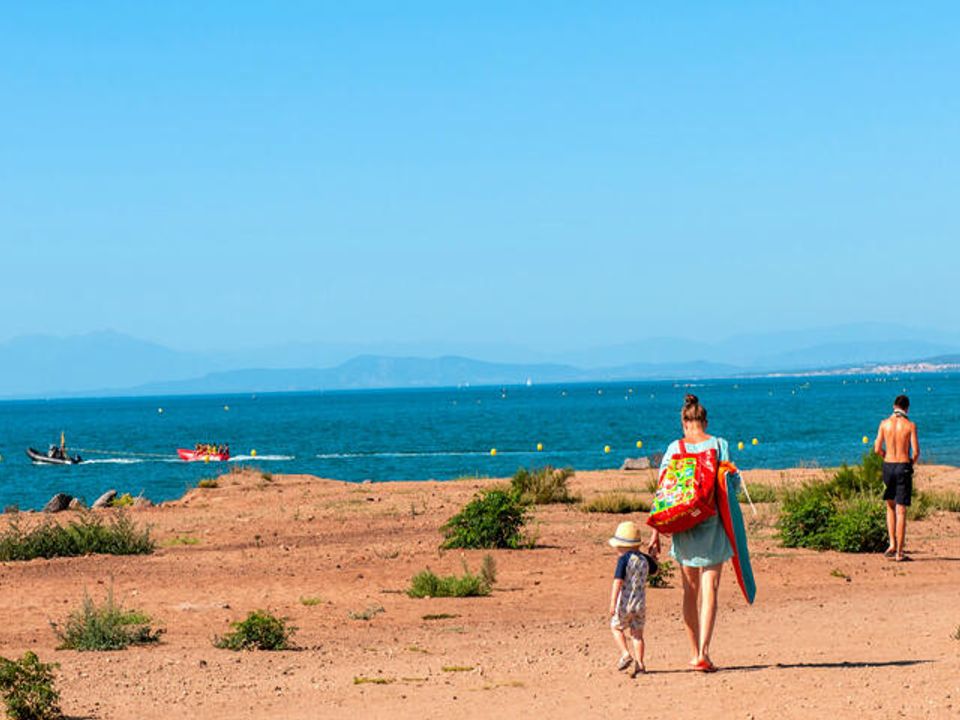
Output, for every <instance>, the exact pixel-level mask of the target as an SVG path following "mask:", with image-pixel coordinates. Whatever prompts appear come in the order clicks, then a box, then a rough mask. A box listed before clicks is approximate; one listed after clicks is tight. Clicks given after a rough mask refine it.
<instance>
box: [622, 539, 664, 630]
mask: <svg viewBox="0 0 960 720" xmlns="http://www.w3.org/2000/svg"><path fill="white" fill-rule="evenodd" d="M656 572H657V561H656V560H654V559H653V558H652V557H650V556H649V555H647V554H646V553H642V552H637V551H636V550H627V552H625V553H623V555H621V556H620V559H619V560H617V569H616V571H615V572H614V573H613V577H614V579H615V580H623V587H622V588H621V589H620V597H619V598H618V600H617V614H618V615H626V614H628V613H636V612H640V611H641V610H642V609H643V608H644V607H645V606H646V603H647V576H648V575H650V574H651V573H656Z"/></svg>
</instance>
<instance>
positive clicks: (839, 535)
mask: <svg viewBox="0 0 960 720" xmlns="http://www.w3.org/2000/svg"><path fill="white" fill-rule="evenodd" d="M878 457H879V456H876V455H874V454H873V453H868V454H866V455H864V458H863V461H862V463H861V464H860V465H858V466H853V467H850V466H847V465H844V466H843V467H841V468H840V470H838V471H837V472H836V473H835V474H834V476H833V478H832V479H831V480H829V481H828V482H810V483H807V484H805V485H803V486H802V487H801V488H799V489H796V490H790V491H787V492H786V493H785V494H784V498H783V508H782V512H781V515H780V519H779V521H778V523H777V527H778V530H779V534H780V540H781V542H782V543H783V545H784V546H786V547H805V548H811V549H814V550H838V551H840V552H879V551H881V550H883V549H884V548H885V547H886V541H887V527H886V509H885V508H884V505H883V502H882V501H881V500H880V490H881V489H882V482H881V481H880V479H879V478H880V475H879V473H880V469H879V468H880V464H879V463H878V460H877V459H878ZM880 462H881V463H882V459H880ZM877 483H880V487H878V485H877Z"/></svg>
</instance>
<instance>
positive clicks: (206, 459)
mask: <svg viewBox="0 0 960 720" xmlns="http://www.w3.org/2000/svg"><path fill="white" fill-rule="evenodd" d="M203 461H204V462H205V463H208V462H210V456H209V455H204V456H203Z"/></svg>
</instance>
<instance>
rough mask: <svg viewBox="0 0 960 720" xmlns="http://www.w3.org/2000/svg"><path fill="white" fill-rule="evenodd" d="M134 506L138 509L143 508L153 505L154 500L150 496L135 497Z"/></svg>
mask: <svg viewBox="0 0 960 720" xmlns="http://www.w3.org/2000/svg"><path fill="white" fill-rule="evenodd" d="M132 507H133V508H134V509H137V510H139V509H141V508H148V507H153V502H152V501H151V500H150V499H149V498H145V497H135V498H134V499H133V506H132Z"/></svg>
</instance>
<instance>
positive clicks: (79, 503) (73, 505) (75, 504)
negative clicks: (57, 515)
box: [67, 498, 87, 510]
mask: <svg viewBox="0 0 960 720" xmlns="http://www.w3.org/2000/svg"><path fill="white" fill-rule="evenodd" d="M86 507H87V506H86V505H84V504H83V500H81V499H80V498H74V499H73V500H71V501H70V504H69V505H68V506H67V508H68V509H69V510H83V509H85V508H86Z"/></svg>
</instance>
